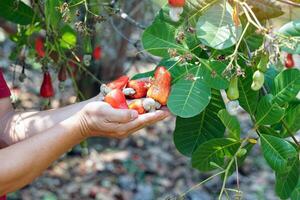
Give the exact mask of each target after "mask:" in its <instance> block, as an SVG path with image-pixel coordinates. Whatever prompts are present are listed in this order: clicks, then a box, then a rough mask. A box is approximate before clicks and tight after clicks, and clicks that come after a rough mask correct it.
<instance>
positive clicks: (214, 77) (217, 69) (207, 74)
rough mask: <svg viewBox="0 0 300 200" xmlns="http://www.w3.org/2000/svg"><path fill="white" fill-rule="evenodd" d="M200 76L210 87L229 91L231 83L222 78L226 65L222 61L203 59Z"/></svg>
mask: <svg viewBox="0 0 300 200" xmlns="http://www.w3.org/2000/svg"><path fill="white" fill-rule="evenodd" d="M200 62H201V66H200V74H201V76H202V77H203V79H204V81H205V82H206V83H207V84H208V85H209V87H211V88H213V89H216V90H221V89H227V88H228V86H229V81H228V80H227V79H226V78H224V77H223V76H222V72H223V71H224V70H225V68H226V66H227V65H226V64H224V63H222V62H220V61H208V60H204V59H201V61H200Z"/></svg>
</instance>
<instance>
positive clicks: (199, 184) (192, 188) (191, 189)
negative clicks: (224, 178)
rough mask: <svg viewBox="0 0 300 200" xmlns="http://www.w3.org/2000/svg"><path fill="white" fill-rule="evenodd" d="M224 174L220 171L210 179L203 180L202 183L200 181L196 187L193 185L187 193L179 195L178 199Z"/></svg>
mask: <svg viewBox="0 0 300 200" xmlns="http://www.w3.org/2000/svg"><path fill="white" fill-rule="evenodd" d="M224 173H225V170H224V171H221V172H219V173H216V174H214V175H212V176H210V177H208V178H207V179H205V180H204V181H201V182H200V183H198V184H197V185H194V186H193V187H191V188H190V189H189V190H188V191H186V192H185V193H183V194H181V195H180V199H182V198H184V196H185V195H187V194H188V193H189V192H191V191H193V190H194V189H196V188H198V187H199V186H201V185H202V184H204V183H206V182H208V181H210V180H211V179H213V178H215V177H216V176H219V175H221V174H224Z"/></svg>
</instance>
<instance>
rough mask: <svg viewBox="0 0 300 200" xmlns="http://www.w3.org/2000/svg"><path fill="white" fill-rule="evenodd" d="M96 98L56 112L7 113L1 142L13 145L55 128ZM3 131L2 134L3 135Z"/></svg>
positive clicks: (0, 124)
mask: <svg viewBox="0 0 300 200" xmlns="http://www.w3.org/2000/svg"><path fill="white" fill-rule="evenodd" d="M91 101H95V98H93V99H90V100H87V101H83V102H80V103H76V104H73V105H69V106H66V107H64V108H59V109H55V110H48V111H42V112H14V111H13V110H11V111H10V112H7V113H6V115H5V116H3V117H2V118H1V121H0V128H1V129H0V136H1V140H2V141H3V142H5V143H6V144H7V145H12V144H15V143H17V142H20V141H22V140H24V139H26V138H29V137H32V136H34V135H36V134H38V133H41V132H44V131H45V130H47V129H49V128H51V127H53V126H54V125H56V124H58V123H59V122H61V121H63V120H64V119H67V118H69V117H71V116H73V115H74V114H76V113H77V112H78V111H80V110H81V109H82V108H83V107H84V106H85V105H86V104H87V103H89V102H91ZM1 130H2V133H1Z"/></svg>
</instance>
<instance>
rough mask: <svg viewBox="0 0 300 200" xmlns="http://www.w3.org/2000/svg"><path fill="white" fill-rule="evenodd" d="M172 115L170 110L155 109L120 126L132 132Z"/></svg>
mask: <svg viewBox="0 0 300 200" xmlns="http://www.w3.org/2000/svg"><path fill="white" fill-rule="evenodd" d="M168 116H170V113H169V112H168V111H162V110H159V111H155V112H152V113H147V114H143V115H140V116H139V117H138V118H137V119H135V120H134V121H131V122H129V123H127V124H124V125H121V126H119V127H118V128H119V129H122V130H126V131H127V132H130V131H132V130H136V129H137V130H139V129H141V128H143V127H145V126H148V125H150V124H154V123H156V122H158V121H161V120H163V119H165V118H166V117H168Z"/></svg>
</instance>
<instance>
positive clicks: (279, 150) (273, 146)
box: [260, 134, 298, 173]
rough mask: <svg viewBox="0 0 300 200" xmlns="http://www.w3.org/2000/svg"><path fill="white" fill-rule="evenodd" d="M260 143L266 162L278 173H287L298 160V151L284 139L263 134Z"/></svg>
mask: <svg viewBox="0 0 300 200" xmlns="http://www.w3.org/2000/svg"><path fill="white" fill-rule="evenodd" d="M260 141H261V147H262V152H263V155H264V157H265V159H266V161H267V162H268V164H269V165H270V167H271V168H272V169H273V170H274V171H276V172H278V173H283V172H286V171H287V169H288V167H289V166H290V163H291V162H293V161H294V160H295V159H297V156H298V153H297V151H296V149H295V148H294V147H293V145H291V144H290V143H289V142H287V141H285V140H284V139H281V138H278V137H275V136H271V135H265V134H261V135H260Z"/></svg>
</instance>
